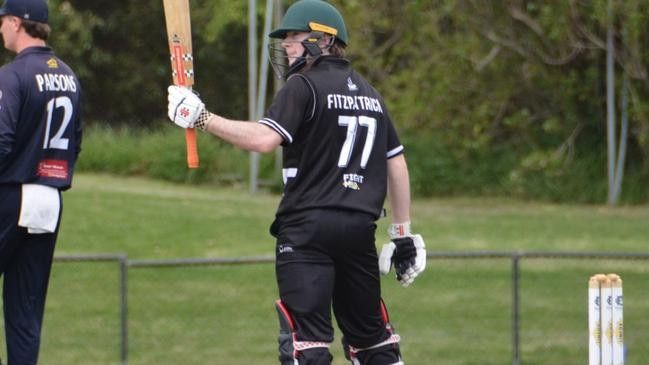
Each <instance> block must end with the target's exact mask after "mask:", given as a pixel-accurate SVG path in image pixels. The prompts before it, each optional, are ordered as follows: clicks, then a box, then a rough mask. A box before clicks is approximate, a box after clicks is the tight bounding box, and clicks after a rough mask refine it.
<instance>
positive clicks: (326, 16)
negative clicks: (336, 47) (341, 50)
mask: <svg viewBox="0 0 649 365" xmlns="http://www.w3.org/2000/svg"><path fill="white" fill-rule="evenodd" d="M291 31H293V32H309V33H310V35H309V37H307V39H305V40H304V41H302V45H303V46H304V49H305V53H304V55H303V56H302V57H300V58H298V59H297V60H296V61H295V62H294V63H293V64H292V65H289V62H288V57H287V56H286V54H285V52H284V48H283V47H282V45H281V42H282V40H283V39H284V38H286V34H287V33H288V32H291ZM325 34H329V35H332V36H333V38H331V39H329V42H330V43H329V44H328V45H325V46H324V47H331V46H332V45H333V44H334V42H336V41H338V42H340V43H342V46H343V47H345V46H347V27H345V21H344V20H343V17H342V15H340V12H338V10H337V9H336V8H335V7H334V6H333V5H331V4H329V3H328V2H326V1H324V0H299V1H297V2H296V3H294V4H293V5H291V6H290V7H289V8H288V10H287V11H286V14H284V18H283V19H282V23H281V24H280V25H279V27H277V28H276V29H275V30H273V31H272V32H270V34H268V36H269V37H270V38H274V40H273V41H271V42H269V44H268V48H269V56H270V63H271V65H272V66H273V69H274V70H275V73H276V74H277V76H278V77H279V78H280V79H285V78H286V77H287V76H288V75H290V74H291V73H294V72H296V71H298V70H300V69H301V68H302V67H304V65H305V64H306V60H307V57H311V58H317V57H319V56H320V54H321V49H320V47H321V39H322V38H323V37H324V35H325Z"/></svg>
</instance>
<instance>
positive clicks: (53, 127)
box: [0, 47, 81, 190]
mask: <svg viewBox="0 0 649 365" xmlns="http://www.w3.org/2000/svg"><path fill="white" fill-rule="evenodd" d="M80 99H81V87H80V85H79V81H78V79H77V76H76V75H75V74H74V72H73V71H72V70H71V69H70V67H68V66H67V65H66V64H65V63H64V62H63V61H61V60H60V59H59V58H57V57H56V56H55V54H54V52H53V51H52V49H51V48H49V47H30V48H26V49H24V50H23V51H21V52H20V53H19V54H18V55H17V56H16V58H15V59H14V60H13V61H12V62H11V63H9V64H6V65H4V66H3V67H0V184H22V183H36V184H42V185H48V186H52V187H55V188H58V189H61V190H65V189H68V188H69V187H70V184H71V181H72V174H73V171H74V165H75V163H76V160H77V156H78V155H79V152H80V150H81V119H80V114H81V113H80V110H79V109H80Z"/></svg>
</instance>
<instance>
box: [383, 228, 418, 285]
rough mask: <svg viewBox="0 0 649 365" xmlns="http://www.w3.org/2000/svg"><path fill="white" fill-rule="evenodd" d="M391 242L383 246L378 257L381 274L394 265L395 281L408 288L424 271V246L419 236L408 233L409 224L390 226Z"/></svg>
mask: <svg viewBox="0 0 649 365" xmlns="http://www.w3.org/2000/svg"><path fill="white" fill-rule="evenodd" d="M388 233H389V234H390V238H391V241H390V242H388V243H386V244H385V245H383V249H382V250H381V254H380V255H379V270H380V271H381V274H384V275H385V274H387V273H389V272H390V268H391V267H392V265H393V264H394V271H395V273H396V276H397V280H398V281H399V282H400V283H401V285H403V286H408V285H410V284H412V282H413V281H415V278H416V277H417V276H418V275H419V274H421V273H422V272H423V271H424V269H426V245H425V244H424V239H423V238H422V237H421V235H419V234H415V235H413V234H412V233H410V223H409V222H408V223H402V224H392V225H391V226H390V229H389V230H388Z"/></svg>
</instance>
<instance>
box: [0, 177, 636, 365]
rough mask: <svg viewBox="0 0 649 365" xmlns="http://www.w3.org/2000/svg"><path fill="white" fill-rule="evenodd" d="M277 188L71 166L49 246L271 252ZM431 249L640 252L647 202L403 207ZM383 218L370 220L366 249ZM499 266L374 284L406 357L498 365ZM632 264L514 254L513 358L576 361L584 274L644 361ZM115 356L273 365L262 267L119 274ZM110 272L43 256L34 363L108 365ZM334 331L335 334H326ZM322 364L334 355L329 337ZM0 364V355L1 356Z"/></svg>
mask: <svg viewBox="0 0 649 365" xmlns="http://www.w3.org/2000/svg"><path fill="white" fill-rule="evenodd" d="M278 201H279V196H277V195H273V194H268V193H264V192H262V193H259V194H256V195H250V194H248V193H247V192H246V191H244V190H240V189H236V188H222V187H216V186H213V185H192V186H188V185H185V184H173V183H162V182H159V181H152V180H148V179H141V178H123V177H114V176H110V175H90V174H80V175H78V176H77V177H76V180H75V183H74V187H73V189H72V190H71V191H69V192H66V193H64V219H63V226H62V230H61V234H60V238H59V244H58V247H57V255H59V256H60V255H71V254H82V253H83V254H89V253H112V252H123V253H126V254H128V257H129V259H175V258H213V257H233V256H258V255H272V254H273V251H274V242H273V240H272V238H271V237H270V235H269V234H268V233H267V232H268V231H267V229H268V225H269V224H270V223H271V221H272V218H273V214H274V210H275V207H276V204H277V203H278ZM412 210H413V224H414V228H415V230H416V231H418V232H420V233H422V235H423V236H424V238H425V239H426V242H427V246H428V248H429V250H430V251H475V250H557V251H626V252H642V251H646V242H647V241H646V237H648V236H649V225H647V224H646V222H647V221H648V219H649V207H646V206H634V207H622V208H617V209H610V208H606V207H601V206H587V205H555V204H546V203H534V202H522V201H515V200H507V199H430V200H415V201H414V203H413V209H412ZM387 224H388V220H386V219H382V220H380V221H379V222H378V225H379V228H378V229H379V231H378V235H377V239H378V243H379V244H381V243H382V242H383V241H384V240H385V239H386V235H385V234H384V233H383V232H385V229H386V227H387ZM510 266H511V263H510V261H509V260H507V259H466V260H458V259H434V260H429V263H428V268H427V271H426V272H425V274H424V275H423V276H422V277H420V278H418V279H417V282H416V283H415V284H414V285H413V286H412V287H410V288H407V289H406V288H402V287H400V286H399V285H397V283H396V282H395V280H394V279H393V278H392V277H391V276H389V277H385V278H384V280H383V283H384V286H383V287H384V297H385V300H386V302H387V304H388V305H389V307H390V310H391V316H392V321H393V322H394V325H395V326H396V328H397V330H398V332H399V333H400V334H401V335H402V338H403V343H402V349H403V352H404V356H405V359H406V361H407V363H408V364H409V365H419V364H421V365H427V364H448V365H451V364H467V365H468V364H482V365H484V364H493V365H496V364H507V363H511V307H510V304H511V267H510ZM647 271H649V262H647V261H640V260H634V261H622V260H602V259H598V260H575V259H529V260H523V261H522V262H521V273H522V276H521V305H522V307H521V325H522V328H521V329H522V332H521V351H522V353H521V357H522V359H523V363H525V364H555V365H557V364H558V365H561V364H565V365H573V364H579V363H583V362H584V361H585V359H586V358H587V350H588V345H587V335H588V334H587V329H586V328H587V311H586V283H587V280H588V277H589V276H590V275H592V274H593V273H595V272H617V273H619V274H621V275H622V277H623V279H624V290H625V302H626V303H625V304H626V308H625V322H626V323H625V330H626V333H625V335H626V340H627V345H628V349H629V352H628V361H627V363H628V364H641V363H643V360H642V359H643V358H647V357H648V356H649V349H647V348H646V346H645V343H646V342H647V340H648V339H649V338H648V337H647V335H646V333H649V318H646V313H648V312H649V281H647V280H646V277H647ZM128 279H129V282H128V283H129V292H128V300H129V313H128V315H129V364H136V365H139V364H141V365H149V364H224V365H226V364H227V365H230V364H276V363H277V361H276V351H277V350H276V333H277V320H276V316H275V312H274V309H273V301H274V299H275V298H276V296H277V293H276V288H275V279H274V268H273V265H272V264H253V265H237V266H198V267H174V268H136V267H131V268H130V269H129V276H128ZM117 280H118V271H117V266H116V265H115V264H112V263H62V262H58V263H56V264H55V265H54V268H53V273H52V279H51V284H50V294H49V297H48V302H47V311H46V319H45V328H44V335H43V344H42V353H41V361H40V364H43V365H58V364H118V363H119V350H118V345H119V343H118V335H119V313H118V304H119V301H118V300H119V298H118V295H117V294H118V283H117ZM339 336H340V335H339V334H338V335H337V338H336V341H339ZM332 350H333V352H334V356H335V362H334V363H335V364H337V365H341V364H344V363H345V362H344V361H343V358H342V353H341V351H340V348H339V346H338V345H337V344H336V345H334V346H333V348H332ZM0 356H2V357H4V353H3V352H0Z"/></svg>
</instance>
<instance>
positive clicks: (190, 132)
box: [185, 128, 199, 169]
mask: <svg viewBox="0 0 649 365" xmlns="http://www.w3.org/2000/svg"><path fill="white" fill-rule="evenodd" d="M185 144H186V145H187V167H189V168H190V169H197V168H198V165H199V161H198V145H197V143H196V130H195V129H194V128H187V129H185Z"/></svg>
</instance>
